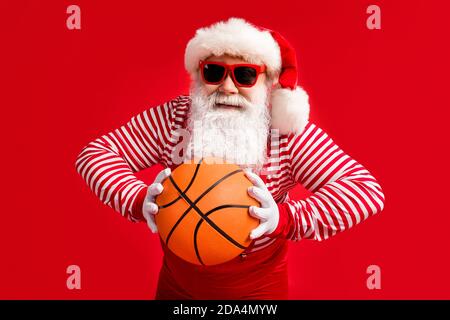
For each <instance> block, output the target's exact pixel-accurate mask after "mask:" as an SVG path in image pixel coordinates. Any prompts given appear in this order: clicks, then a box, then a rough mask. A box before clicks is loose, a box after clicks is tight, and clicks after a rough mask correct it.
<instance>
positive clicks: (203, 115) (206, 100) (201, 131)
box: [186, 77, 271, 172]
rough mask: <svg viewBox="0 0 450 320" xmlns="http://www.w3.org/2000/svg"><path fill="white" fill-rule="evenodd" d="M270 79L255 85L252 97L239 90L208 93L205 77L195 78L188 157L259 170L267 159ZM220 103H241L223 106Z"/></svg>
mask: <svg viewBox="0 0 450 320" xmlns="http://www.w3.org/2000/svg"><path fill="white" fill-rule="evenodd" d="M270 83H271V82H270V79H266V82H265V85H261V86H259V87H257V88H256V87H255V90H257V91H256V92H255V94H254V95H253V97H252V100H253V101H249V100H247V99H246V98H245V97H244V96H242V95H241V94H239V93H236V94H232V95H226V94H223V93H221V92H219V91H215V92H213V93H212V94H210V95H208V94H207V93H206V92H205V90H204V86H203V83H202V82H201V80H200V79H199V78H198V77H196V78H194V79H193V81H192V83H191V88H190V95H191V98H192V105H191V109H190V114H189V117H188V124H187V129H188V131H189V132H190V137H189V139H190V140H189V142H188V146H187V152H186V159H187V160H190V161H192V160H198V159H201V158H208V157H213V158H218V159H221V160H222V161H223V162H227V163H234V164H237V165H239V166H240V167H242V168H252V169H253V170H254V171H256V172H259V171H260V170H261V169H262V167H263V165H264V163H265V162H266V160H267V154H266V153H267V141H268V134H269V128H270V111H269V99H268V97H269V88H270ZM217 103H222V104H228V105H236V106H239V107H238V108H221V107H217V106H216V104H217Z"/></svg>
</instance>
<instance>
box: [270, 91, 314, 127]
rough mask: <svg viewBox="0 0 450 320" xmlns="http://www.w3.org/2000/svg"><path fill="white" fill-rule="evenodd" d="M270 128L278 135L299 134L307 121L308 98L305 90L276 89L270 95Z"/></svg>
mask: <svg viewBox="0 0 450 320" xmlns="http://www.w3.org/2000/svg"><path fill="white" fill-rule="evenodd" d="M271 105H272V110H271V118H272V120H271V121H272V128H273V129H278V130H280V134H288V133H301V132H303V129H305V126H306V124H307V123H308V119H309V97H308V94H307V93H306V91H305V90H303V89H302V88H301V87H297V88H295V89H294V90H291V89H288V88H278V89H274V91H272V95H271Z"/></svg>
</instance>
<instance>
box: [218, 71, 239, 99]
mask: <svg viewBox="0 0 450 320" xmlns="http://www.w3.org/2000/svg"><path fill="white" fill-rule="evenodd" d="M219 91H220V92H222V93H225V94H235V93H238V92H239V90H238V88H237V87H236V85H235V84H234V82H233V79H232V78H231V76H230V73H229V72H228V74H227V77H226V78H225V80H223V82H222V84H221V85H220V87H219Z"/></svg>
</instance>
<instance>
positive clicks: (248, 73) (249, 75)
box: [234, 67, 256, 85]
mask: <svg viewBox="0 0 450 320" xmlns="http://www.w3.org/2000/svg"><path fill="white" fill-rule="evenodd" d="M234 77H235V78H236V81H237V82H239V83H240V84H243V85H252V84H254V83H255V81H256V69H255V68H252V67H237V68H236V69H234Z"/></svg>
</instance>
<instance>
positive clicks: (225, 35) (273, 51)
mask: <svg viewBox="0 0 450 320" xmlns="http://www.w3.org/2000/svg"><path fill="white" fill-rule="evenodd" d="M222 54H228V55H231V56H239V57H241V58H242V59H244V60H246V61H248V62H249V63H254V64H265V65H266V67H267V73H268V74H269V75H270V76H274V75H275V74H277V73H279V72H280V70H281V55H280V47H279V46H278V43H277V42H276V41H275V40H274V38H273V37H272V35H271V34H270V32H269V31H266V30H264V31H263V30H260V29H258V28H256V27H255V26H253V25H252V24H250V23H248V22H246V21H245V20H244V19H240V18H230V19H228V20H227V21H220V22H217V23H215V24H213V25H211V26H209V27H205V28H201V29H198V30H197V32H196V34H195V36H194V37H193V38H192V39H191V40H190V41H189V42H188V44H187V46H186V51H185V56H184V64H185V67H186V70H187V71H188V72H189V74H193V73H195V72H196V71H197V70H198V63H199V61H200V60H202V59H205V58H208V57H209V56H211V55H216V56H220V55H222Z"/></svg>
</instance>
